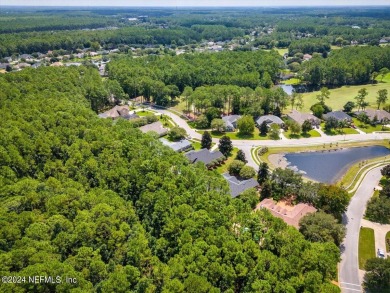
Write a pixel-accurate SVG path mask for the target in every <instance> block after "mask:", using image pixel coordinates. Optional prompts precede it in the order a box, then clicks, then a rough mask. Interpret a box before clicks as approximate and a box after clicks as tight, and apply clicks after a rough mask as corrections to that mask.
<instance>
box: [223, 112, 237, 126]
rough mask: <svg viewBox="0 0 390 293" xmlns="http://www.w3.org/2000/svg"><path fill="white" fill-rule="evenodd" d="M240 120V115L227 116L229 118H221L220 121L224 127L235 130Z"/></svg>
mask: <svg viewBox="0 0 390 293" xmlns="http://www.w3.org/2000/svg"><path fill="white" fill-rule="evenodd" d="M240 118H241V116H240V115H229V116H223V117H222V120H223V121H224V122H225V125H226V127H230V128H236V127H237V120H238V119H240Z"/></svg>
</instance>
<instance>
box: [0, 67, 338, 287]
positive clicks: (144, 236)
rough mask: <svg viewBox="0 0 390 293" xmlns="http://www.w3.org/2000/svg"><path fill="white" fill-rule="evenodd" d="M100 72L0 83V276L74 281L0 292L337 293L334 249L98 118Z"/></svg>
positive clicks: (201, 170)
mask: <svg viewBox="0 0 390 293" xmlns="http://www.w3.org/2000/svg"><path fill="white" fill-rule="evenodd" d="M97 76H98V74H97V71H96V70H94V69H92V68H87V67H83V66H81V67H78V68H77V67H69V68H49V67H46V68H40V69H37V70H35V71H33V70H30V69H26V70H23V71H21V72H17V73H10V74H6V75H0V86H1V88H2V90H1V92H0V120H1V125H2V127H1V128H0V137H1V138H2V139H1V140H0V166H1V167H0V194H1V197H0V200H1V205H0V206H1V207H0V219H1V226H0V234H1V240H0V271H1V274H2V276H8V275H21V276H29V275H30V276H31V275H33V276H35V275H54V276H56V275H59V276H62V277H63V278H64V279H65V276H68V277H72V278H77V285H72V284H69V283H68V284H67V283H65V282H64V283H61V284H31V283H28V282H26V283H23V284H19V285H17V284H16V285H12V284H4V283H2V284H1V285H0V291H1V292H32V291H34V292H53V291H54V290H55V291H56V292H69V291H70V290H72V289H73V290H72V292H339V289H338V288H337V287H336V286H334V285H331V283H330V280H331V279H333V278H334V277H335V275H336V264H337V262H338V261H339V249H338V248H337V247H336V246H335V245H334V244H333V243H330V242H327V243H311V242H308V241H306V240H305V239H304V237H303V235H302V234H300V233H299V232H298V231H297V230H296V229H294V228H291V227H288V226H287V225H286V224H284V223H283V222H282V221H281V220H279V219H275V218H273V217H272V216H271V215H270V214H269V213H267V212H265V211H261V212H257V213H253V212H252V210H251V207H250V206H249V204H248V203H247V202H246V200H245V197H243V198H241V199H235V200H232V199H231V198H230V196H229V195H228V186H227V183H226V182H225V180H224V179H223V178H222V177H221V176H220V175H218V174H217V173H216V172H215V171H207V170H206V168H205V167H204V165H202V164H196V165H190V164H189V163H188V162H187V161H186V159H185V157H184V156H182V155H181V154H177V153H175V152H173V151H172V150H170V149H169V148H168V147H165V146H163V145H162V144H161V143H160V142H159V141H158V140H156V139H155V137H154V136H153V135H145V134H142V133H141V132H140V131H139V130H137V129H135V128H133V127H132V126H131V124H130V123H129V122H127V121H125V120H117V121H115V123H113V122H112V121H111V120H104V119H98V118H97V115H96V114H95V112H93V111H92V110H91V105H95V107H101V106H103V105H105V103H106V98H107V94H108V93H109V89H112V88H115V87H114V86H113V85H107V84H105V83H104V82H102V81H101V79H99V78H97ZM92 93H93V94H92Z"/></svg>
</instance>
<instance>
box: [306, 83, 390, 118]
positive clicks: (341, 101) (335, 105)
mask: <svg viewBox="0 0 390 293" xmlns="http://www.w3.org/2000/svg"><path fill="white" fill-rule="evenodd" d="M362 88H366V89H367V92H368V95H367V97H366V101H367V102H369V103H370V106H369V108H374V109H376V108H377V106H376V96H377V92H378V91H379V90H381V89H387V91H388V92H389V93H390V82H388V83H385V82H383V83H378V84H366V85H355V86H343V87H341V88H337V89H331V90H330V98H329V99H328V100H326V101H325V103H326V104H327V105H328V106H330V107H331V108H332V109H333V110H334V111H336V110H342V109H343V106H344V105H345V104H346V103H347V102H348V101H352V102H355V101H356V100H355V97H356V96H357V94H358V91H359V90H360V89H362ZM318 94H319V91H316V92H311V93H304V94H303V101H304V107H303V109H302V112H310V107H311V106H312V105H313V104H315V103H317V102H318V100H317V95H318ZM356 110H357V109H356Z"/></svg>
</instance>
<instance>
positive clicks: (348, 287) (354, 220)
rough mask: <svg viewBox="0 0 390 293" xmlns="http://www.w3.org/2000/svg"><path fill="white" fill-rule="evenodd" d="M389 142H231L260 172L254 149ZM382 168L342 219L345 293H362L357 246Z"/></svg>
mask: <svg viewBox="0 0 390 293" xmlns="http://www.w3.org/2000/svg"><path fill="white" fill-rule="evenodd" d="M154 110H155V111H157V112H159V113H161V114H165V115H167V116H169V117H171V119H172V120H173V121H174V122H175V123H176V124H177V125H178V126H180V127H182V128H184V129H185V130H186V131H187V133H188V134H189V135H190V136H191V137H193V138H197V139H201V137H202V136H201V135H200V134H199V133H198V132H196V131H195V130H194V129H192V128H191V127H189V126H188V124H187V122H186V121H185V120H184V119H182V118H180V117H179V116H178V115H176V114H174V113H172V112H170V111H168V110H160V109H154ZM382 139H390V134H389V133H371V134H350V135H335V136H325V137H314V138H301V139H299V140H298V139H289V140H277V141H275V140H232V142H233V145H234V146H235V147H238V148H240V149H242V150H243V151H244V152H245V155H246V158H247V160H248V165H250V166H252V167H255V168H257V164H256V163H255V162H254V161H253V158H252V155H251V149H252V148H253V147H257V146H274V147H277V146H279V147H288V146H302V145H319V144H324V143H335V142H342V141H348V142H357V141H368V140H382ZM213 142H215V143H218V139H215V138H213ZM382 168H383V167H376V168H374V169H372V170H371V171H369V172H368V173H367V174H366V176H365V177H364V179H363V180H362V181H361V183H360V186H359V188H358V189H357V190H356V193H355V195H354V196H353V197H352V199H351V202H350V203H349V206H348V209H347V212H346V213H345V214H344V215H343V224H344V225H345V226H346V228H347V234H346V237H345V240H344V242H343V244H342V254H341V263H340V270H339V282H340V287H341V289H342V292H343V293H356V292H363V290H362V287H361V282H362V280H360V278H359V264H358V245H359V232H360V222H361V219H362V218H363V215H364V212H365V209H366V204H367V202H368V200H369V199H370V197H371V196H372V194H373V190H374V187H375V186H377V185H378V183H379V180H380V178H381V177H382V175H381V172H380V170H381V169H382Z"/></svg>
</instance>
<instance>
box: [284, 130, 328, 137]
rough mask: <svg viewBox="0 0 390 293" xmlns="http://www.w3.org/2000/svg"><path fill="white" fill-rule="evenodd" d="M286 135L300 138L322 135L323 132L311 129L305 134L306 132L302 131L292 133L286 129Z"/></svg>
mask: <svg viewBox="0 0 390 293" xmlns="http://www.w3.org/2000/svg"><path fill="white" fill-rule="evenodd" d="M283 134H284V136H285V137H286V138H290V139H299V138H302V137H306V138H307V137H320V136H321V134H319V133H318V132H317V131H315V130H314V129H312V130H310V131H309V132H308V133H306V134H304V133H301V134H292V133H291V131H290V130H287V131H285V132H284V133H283Z"/></svg>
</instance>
